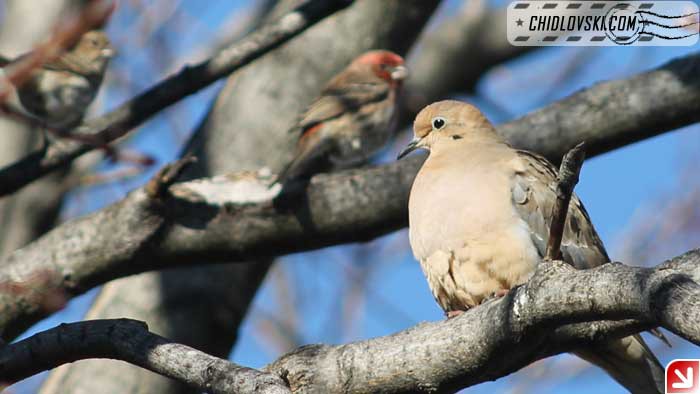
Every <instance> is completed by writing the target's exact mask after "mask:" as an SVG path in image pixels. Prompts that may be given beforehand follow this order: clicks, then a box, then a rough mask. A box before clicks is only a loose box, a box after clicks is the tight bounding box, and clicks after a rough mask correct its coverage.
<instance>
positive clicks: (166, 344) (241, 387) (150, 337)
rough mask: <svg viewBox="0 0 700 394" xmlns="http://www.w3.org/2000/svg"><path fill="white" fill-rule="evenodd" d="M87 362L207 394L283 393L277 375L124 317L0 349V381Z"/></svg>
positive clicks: (67, 326)
mask: <svg viewBox="0 0 700 394" xmlns="http://www.w3.org/2000/svg"><path fill="white" fill-rule="evenodd" d="M89 358H111V359H116V360H122V361H126V362H128V363H131V364H134V365H138V366H140V367H142V368H145V369H148V370H150V371H153V372H156V373H159V374H161V375H164V376H167V377H170V378H173V379H177V380H179V381H181V382H183V383H186V384H188V385H190V386H192V387H194V388H197V389H199V390H200V391H206V392H208V393H222V394H223V393H268V394H273V393H274V394H282V393H289V392H290V391H289V388H288V387H287V385H286V384H285V382H284V381H283V380H282V379H281V378H280V377H279V376H277V375H274V374H270V373H266V372H261V371H257V370H255V369H251V368H246V367H241V366H239V365H236V364H234V363H232V362H229V361H227V360H223V359H220V358H218V357H214V356H210V355H208V354H206V353H204V352H201V351H199V350H197V349H194V348H191V347H189V346H185V345H181V344H178V343H173V342H171V341H169V340H167V339H165V338H163V337H161V336H159V335H156V334H154V333H152V332H150V331H148V326H147V325H146V323H143V322H140V321H136V320H130V319H113V320H88V321H83V322H79V323H71V324H61V325H60V326H58V327H56V328H52V329H50V330H47V331H43V332H40V333H37V334H35V335H32V336H31V337H29V338H26V339H23V340H21V341H19V342H16V343H12V344H9V345H5V346H4V347H2V348H0V381H1V382H3V384H12V383H14V382H16V381H19V380H21V379H25V378H27V377H29V376H32V375H34V374H37V373H39V372H42V371H46V370H49V369H52V368H55V367H57V366H59V365H62V364H66V363H70V362H74V361H78V360H84V359H89Z"/></svg>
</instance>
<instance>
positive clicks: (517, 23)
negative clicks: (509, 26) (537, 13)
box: [515, 18, 523, 27]
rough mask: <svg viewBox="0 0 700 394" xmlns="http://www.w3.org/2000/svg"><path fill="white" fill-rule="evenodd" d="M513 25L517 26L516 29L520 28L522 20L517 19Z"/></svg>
mask: <svg viewBox="0 0 700 394" xmlns="http://www.w3.org/2000/svg"><path fill="white" fill-rule="evenodd" d="M515 24H516V25H518V27H521V26H522V25H523V20H522V19H520V18H518V20H517V21H515Z"/></svg>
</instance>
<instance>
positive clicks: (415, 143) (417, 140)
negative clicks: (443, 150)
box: [396, 137, 421, 160]
mask: <svg viewBox="0 0 700 394" xmlns="http://www.w3.org/2000/svg"><path fill="white" fill-rule="evenodd" d="M420 141H421V139H420V138H418V137H415V138H414V139H412V140H411V142H409V143H408V145H406V148H404V150H402V151H401V152H400V153H399V155H398V156H396V160H401V158H403V157H404V156H406V155H407V154H409V153H411V152H413V151H414V150H416V149H418V148H420V146H419V145H418V144H420Z"/></svg>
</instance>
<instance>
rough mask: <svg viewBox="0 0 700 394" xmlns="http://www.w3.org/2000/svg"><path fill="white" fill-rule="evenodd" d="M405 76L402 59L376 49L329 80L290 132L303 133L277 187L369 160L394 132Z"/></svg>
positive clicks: (360, 57) (281, 174)
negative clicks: (398, 101) (398, 102)
mask: <svg viewBox="0 0 700 394" xmlns="http://www.w3.org/2000/svg"><path fill="white" fill-rule="evenodd" d="M407 74H408V73H407V70H406V67H404V60H403V58H402V57H401V56H399V55H397V54H395V53H393V52H390V51H383V50H375V51H370V52H366V53H364V54H363V55H361V56H359V57H358V58H356V59H355V60H354V61H353V62H352V63H350V65H349V66H348V67H347V68H345V69H344V70H343V71H341V72H340V73H339V74H337V75H336V76H335V77H333V79H331V81H330V82H329V83H328V84H327V85H326V86H325V88H323V90H322V91H321V96H320V97H319V98H317V99H316V100H315V101H314V102H313V103H312V104H311V105H310V106H309V108H308V109H307V110H306V112H304V113H303V115H302V116H301V118H300V120H299V121H298V123H297V124H296V125H295V126H294V127H293V128H292V130H291V131H292V132H300V133H301V134H300V137H299V140H298V142H297V147H296V152H295V155H294V158H293V159H292V161H291V162H290V163H289V165H288V166H287V167H286V168H285V169H284V170H283V171H282V172H281V173H280V174H279V176H278V182H280V183H281V184H285V183H286V182H288V181H290V180H294V179H304V178H309V177H311V176H312V175H314V174H316V173H319V172H325V171H329V170H332V169H338V168H345V167H351V166H356V165H359V164H362V163H364V162H366V161H367V160H369V159H370V158H371V157H372V156H373V155H374V154H375V153H377V151H379V150H380V149H381V148H383V147H384V145H385V144H386V143H387V141H388V140H389V137H390V136H391V135H392V133H393V128H394V123H395V113H396V101H397V100H396V98H397V94H398V90H399V88H400V87H401V82H402V81H403V80H404V79H405V78H406V77H407Z"/></svg>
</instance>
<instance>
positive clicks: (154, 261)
mask: <svg viewBox="0 0 700 394" xmlns="http://www.w3.org/2000/svg"><path fill="white" fill-rule="evenodd" d="M698 58H699V56H698V55H694V56H690V57H688V58H686V59H683V60H677V61H674V62H673V63H672V67H671V68H672V69H677V68H679V67H680V65H682V64H685V68H684V70H686V71H687V70H690V69H695V70H696V71H698V72H697V73H696V74H694V75H693V78H696V79H695V80H696V81H697V80H698V79H700V62H698V61H697V59H698ZM669 67H670V66H664V67H662V68H660V69H659V70H655V71H651V72H649V73H645V74H642V76H641V77H640V76H637V77H633V78H631V79H629V80H628V81H629V84H626V83H625V81H615V82H608V83H606V84H600V85H597V86H595V87H593V88H591V89H589V90H586V91H583V92H580V93H578V94H576V95H574V96H572V97H569V98H567V99H565V100H563V103H565V104H562V103H555V104H553V105H552V107H555V108H558V110H559V111H560V112H561V113H563V114H569V113H571V107H570V106H573V108H578V109H579V111H580V110H581V108H582V105H583V104H581V100H583V101H584V102H587V101H586V100H585V98H586V97H590V96H596V97H598V98H599V99H600V100H603V97H602V94H603V93H604V92H607V93H608V94H609V95H610V96H609V97H607V98H606V99H605V100H604V102H605V105H602V104H599V105H596V106H595V107H592V108H590V109H589V110H588V111H585V113H586V114H587V116H588V117H589V118H592V119H593V120H595V122H594V121H591V122H586V121H585V119H580V120H579V121H580V122H582V123H583V124H588V125H589V126H588V128H591V126H590V125H592V124H602V125H610V126H611V128H610V129H600V130H598V132H597V135H596V138H595V141H596V143H595V144H590V145H588V149H589V152H591V153H592V154H593V155H595V154H597V153H600V151H601V147H608V148H609V147H611V146H622V145H623V144H624V143H626V142H628V141H629V140H630V139H634V138H630V136H631V135H632V134H633V130H629V129H625V128H621V127H620V125H619V124H618V123H616V121H615V119H616V118H617V117H619V114H617V113H616V109H618V108H619V107H620V106H621V105H622V104H621V103H626V104H629V99H628V98H627V96H625V95H620V94H617V93H611V92H610V87H611V85H614V86H616V87H617V89H619V91H621V92H629V91H634V89H636V88H638V87H639V86H638V84H639V80H640V79H644V80H647V82H648V83H649V86H656V85H657V84H658V82H656V80H655V79H653V78H651V77H652V76H655V77H656V78H658V79H661V80H664V81H666V83H668V86H667V89H665V90H664V91H663V92H658V96H657V97H656V98H654V100H659V101H663V100H664V97H666V99H667V100H669V101H674V100H676V99H675V94H681V95H683V96H684V97H689V96H690V95H691V93H692V92H691V88H689V87H686V86H685V85H679V84H678V83H672V82H671V81H672V77H673V75H675V74H673V72H671V71H669V70H668V68H669ZM686 71H684V72H686ZM682 76H686V77H690V76H689V75H686V74H682ZM596 92H598V93H596ZM694 94H698V95H700V89H698V90H696V91H695V93H694ZM661 96H663V97H661ZM698 98H699V100H697V101H692V100H689V101H687V102H685V103H683V105H682V106H680V103H679V107H678V108H675V109H674V111H675V114H676V115H677V117H678V118H680V119H685V120H690V119H695V117H697V116H700V115H699V114H700V110H699V109H698V108H697V107H698V106H699V105H700V97H698ZM635 100H636V102H638V103H640V105H642V107H643V108H646V107H645V102H644V99H643V98H640V97H637V98H636V99H635ZM589 104H590V102H589ZM590 105H592V104H590ZM548 111H549V110H548V109H543V110H541V111H540V112H548ZM635 113H636V115H637V116H638V120H634V121H631V120H630V121H628V122H626V123H625V124H626V125H627V126H626V127H630V128H631V127H634V126H636V125H637V124H638V123H640V122H641V123H644V122H649V123H652V124H655V125H656V127H658V129H654V132H655V133H660V132H662V131H663V130H665V129H666V126H670V127H677V126H678V125H679V124H678V121H677V119H676V118H668V117H666V116H665V114H658V113H657V112H656V110H655V109H654V110H649V111H646V112H639V111H635ZM582 116H583V115H582ZM658 116H661V117H662V119H663V120H664V121H663V122H662V121H659V120H657V119H656V118H655V117H658ZM526 118H527V117H526ZM548 119H549V121H550V122H551V123H547V124H544V123H543V124H541V125H540V126H539V130H548V129H550V128H551V129H557V128H558V127H559V126H560V122H558V121H557V119H556V118H548ZM514 123H515V125H516V126H513V125H512V124H513V123H509V124H506V125H503V126H501V127H500V128H499V131H503V130H508V132H510V133H513V135H514V136H517V139H516V141H517V140H519V141H520V142H519V143H520V144H527V145H531V146H535V147H536V146H537V144H538V143H541V144H542V147H543V149H545V150H549V151H550V153H552V152H553V154H552V155H553V156H554V159H553V160H555V161H558V159H559V158H560V157H561V155H562V154H563V153H564V152H565V150H566V149H567V148H568V147H569V146H571V144H570V141H571V140H576V139H579V137H578V136H576V135H574V134H570V133H575V132H580V130H579V129H578V128H566V129H562V130H560V131H561V133H562V134H559V135H557V136H556V138H555V137H552V138H550V139H547V140H541V139H540V136H539V135H537V134H535V133H533V132H532V129H531V128H530V123H529V122H527V121H523V120H518V121H515V122H514ZM516 130H519V132H517V133H516ZM621 131H623V132H624V133H625V134H626V135H627V137H628V138H625V139H621V138H619V136H620V134H619V133H620V132H621ZM648 131H649V130H648V129H647V130H638V132H639V133H640V135H638V136H637V137H635V138H641V136H642V135H646V133H647V132H648ZM521 135H522V136H531V137H532V138H533V141H530V140H527V139H523V138H522V137H521ZM557 141H560V142H559V143H557ZM515 146H519V145H517V144H516V145H515ZM534 150H535V151H538V149H534ZM550 156H551V155H550ZM550 159H551V157H550ZM420 164H421V159H420V157H418V156H416V157H412V158H407V159H406V160H402V161H401V162H398V163H392V164H388V165H384V166H380V167H376V168H369V169H364V170H353V171H345V172H340V173H336V174H321V175H318V176H316V177H314V178H313V179H312V180H311V182H310V185H309V186H308V188H307V189H306V191H305V194H303V195H302V196H301V197H299V199H298V201H296V202H295V203H294V204H292V205H291V206H289V207H287V208H285V209H279V207H275V204H274V203H273V200H274V199H275V198H276V197H277V193H278V191H279V190H278V189H277V188H272V189H269V188H268V186H267V183H268V182H269V179H266V178H265V177H258V176H255V174H250V173H248V174H245V173H244V174H238V175H235V176H228V177H217V178H213V179H203V180H197V181H191V182H184V183H180V184H175V185H173V186H172V187H171V188H170V191H171V194H172V195H173V196H174V197H175V198H171V199H167V200H166V201H157V204H154V201H153V199H151V198H149V197H148V195H147V193H145V192H144V190H143V189H137V190H136V191H134V192H132V193H130V194H129V195H128V196H127V197H126V198H124V199H123V200H122V201H120V202H118V203H116V204H114V205H112V206H110V207H107V208H105V209H103V210H101V211H98V212H96V213H94V214H91V215H88V216H85V217H83V218H80V219H78V220H75V221H72V222H68V223H66V224H64V225H62V226H59V227H58V228H56V229H54V230H53V231H51V232H50V233H48V234H46V235H45V236H44V237H42V238H40V239H39V240H37V241H36V242H33V243H31V244H29V245H27V246H26V247H25V248H22V249H20V250H18V251H16V252H14V253H13V254H12V255H10V256H8V257H7V258H6V259H5V261H1V262H0V283H3V284H5V286H4V287H0V306H2V308H3V313H2V314H0V328H2V329H3V337H4V338H6V339H10V338H13V337H14V336H16V335H17V334H19V333H20V332H21V331H22V330H24V329H25V328H26V327H27V326H28V325H30V324H32V323H34V322H36V321H37V320H38V319H39V318H41V317H43V316H45V315H46V314H47V313H49V312H51V310H50V309H47V308H46V307H45V305H46V304H45V300H46V299H47V294H52V295H55V294H63V295H65V296H66V297H72V296H74V295H76V294H80V293H82V292H84V291H86V290H88V289H90V288H92V287H94V286H97V285H99V284H102V283H105V282H106V281H109V280H112V279H114V278H118V277H122V276H125V275H129V274H134V273H138V272H144V271H147V270H153V269H162V268H169V267H175V266H182V265H192V264H200V263H201V261H209V262H230V261H245V260H246V259H253V258H260V257H269V256H278V255H282V254H286V253H292V252H300V251H305V250H311V249H317V248H321V247H325V246H329V245H335V244H339V243H348V242H358V241H366V240H369V239H372V238H374V237H377V236H379V235H383V234H386V233H388V232H391V231H394V230H396V229H398V228H401V227H403V226H405V225H406V218H407V214H406V207H407V204H408V191H409V189H410V186H411V183H412V181H413V178H414V176H415V174H416V172H417V171H418V168H419V167H420ZM37 278H40V280H39V279H37ZM37 284H40V286H37ZM3 288H7V289H5V290H3ZM18 289H22V291H18ZM48 289H54V290H55V291H49V290H48ZM48 304H49V305H53V304H54V303H48Z"/></svg>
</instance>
